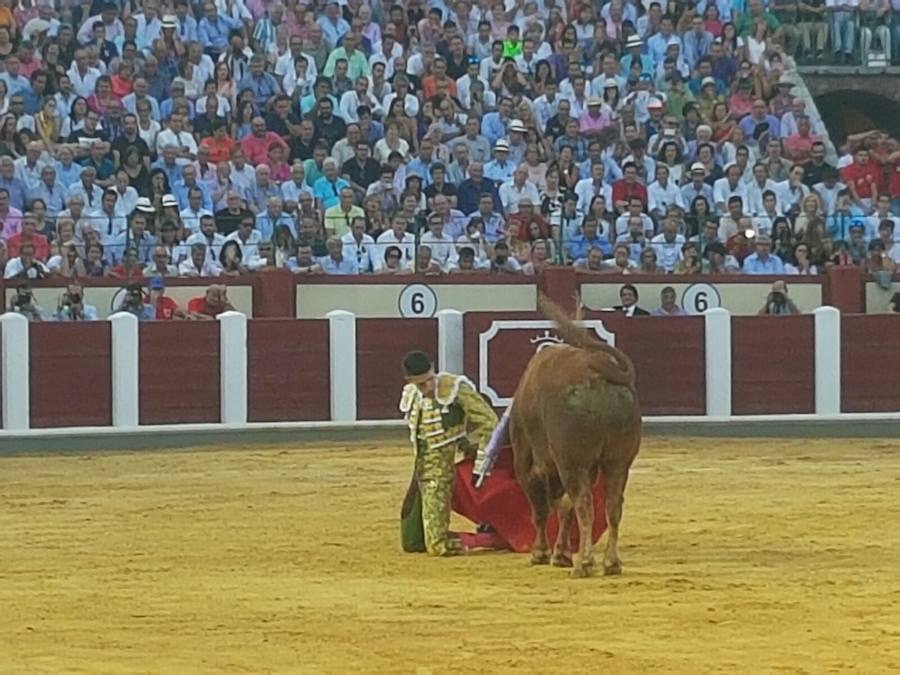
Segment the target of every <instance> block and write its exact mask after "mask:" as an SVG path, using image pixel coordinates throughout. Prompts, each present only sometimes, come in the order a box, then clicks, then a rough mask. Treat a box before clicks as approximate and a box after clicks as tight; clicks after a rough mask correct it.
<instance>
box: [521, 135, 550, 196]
mask: <svg viewBox="0 0 900 675" xmlns="http://www.w3.org/2000/svg"><path fill="white" fill-rule="evenodd" d="M525 166H526V167H527V168H528V180H529V181H531V182H532V183H534V185H535V187H537V189H538V190H539V191H543V190H544V189H545V188H546V187H547V163H546V162H542V161H541V151H540V150H539V148H538V146H537V145H536V144H534V143H529V144H528V148H527V149H526V150H525Z"/></svg>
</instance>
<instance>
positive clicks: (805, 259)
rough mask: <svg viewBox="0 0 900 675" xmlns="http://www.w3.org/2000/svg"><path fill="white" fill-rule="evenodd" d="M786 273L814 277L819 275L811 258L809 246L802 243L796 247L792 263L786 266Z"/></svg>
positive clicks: (791, 259)
mask: <svg viewBox="0 0 900 675" xmlns="http://www.w3.org/2000/svg"><path fill="white" fill-rule="evenodd" d="M784 271H785V272H787V273H788V274H799V275H801V276H814V275H816V274H818V273H819V270H818V268H817V267H816V266H815V265H814V264H813V261H812V259H811V258H810V250H809V244H807V243H806V242H803V241H801V242H799V243H798V244H797V245H796V246H794V254H793V255H792V256H791V258H790V262H788V263H787V264H786V265H785V266H784Z"/></svg>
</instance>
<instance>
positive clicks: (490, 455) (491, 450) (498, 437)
mask: <svg viewBox="0 0 900 675" xmlns="http://www.w3.org/2000/svg"><path fill="white" fill-rule="evenodd" d="M510 410H512V404H510V406H509V407H508V408H507V409H506V411H505V412H504V413H503V416H502V417H501V418H500V422H499V423H498V424H497V427H496V428H495V429H494V433H492V434H491V439H490V440H489V441H488V443H487V445H486V446H485V448H484V460H483V461H482V462H481V466H480V467H479V470H478V471H474V470H473V472H472V473H474V474H475V475H477V476H478V479H477V480H476V481H475V487H476V488H480V487H481V485H482V483H484V481H485V479H486V478H487V477H488V474H490V472H491V467H492V466H494V463H495V462H496V461H497V455H498V453H499V452H500V448H501V446H502V445H503V441H504V439H505V438H506V428H507V426H508V425H509V411H510Z"/></svg>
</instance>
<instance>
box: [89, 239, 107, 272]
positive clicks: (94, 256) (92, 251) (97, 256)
mask: <svg viewBox="0 0 900 675" xmlns="http://www.w3.org/2000/svg"><path fill="white" fill-rule="evenodd" d="M82 267H83V268H84V276H86V277H108V276H112V270H110V268H109V265H107V264H106V261H105V260H104V259H103V244H101V243H100V242H99V241H95V242H92V243H90V244H87V243H86V244H85V247H84V258H83V260H82Z"/></svg>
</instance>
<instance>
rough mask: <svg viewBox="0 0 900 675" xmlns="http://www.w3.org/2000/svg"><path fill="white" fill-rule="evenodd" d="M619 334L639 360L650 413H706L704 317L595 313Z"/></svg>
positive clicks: (646, 411) (640, 380)
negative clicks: (630, 316) (626, 315)
mask: <svg viewBox="0 0 900 675" xmlns="http://www.w3.org/2000/svg"><path fill="white" fill-rule="evenodd" d="M595 317H597V318H600V319H602V320H603V322H604V324H605V325H606V326H607V327H608V328H609V330H611V331H612V332H613V333H615V334H616V346H617V347H619V348H620V349H622V350H623V351H624V352H625V353H626V354H628V356H630V357H631V359H632V361H634V369H635V372H636V373H637V387H638V395H639V396H640V398H641V410H642V411H643V413H644V414H645V415H704V414H705V413H706V348H705V342H704V340H705V335H706V328H705V324H704V320H703V317H700V316H680V317H636V318H635V317H632V318H628V317H625V316H622V315H620V314H610V313H602V314H591V315H590V316H589V317H588V318H595Z"/></svg>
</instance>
